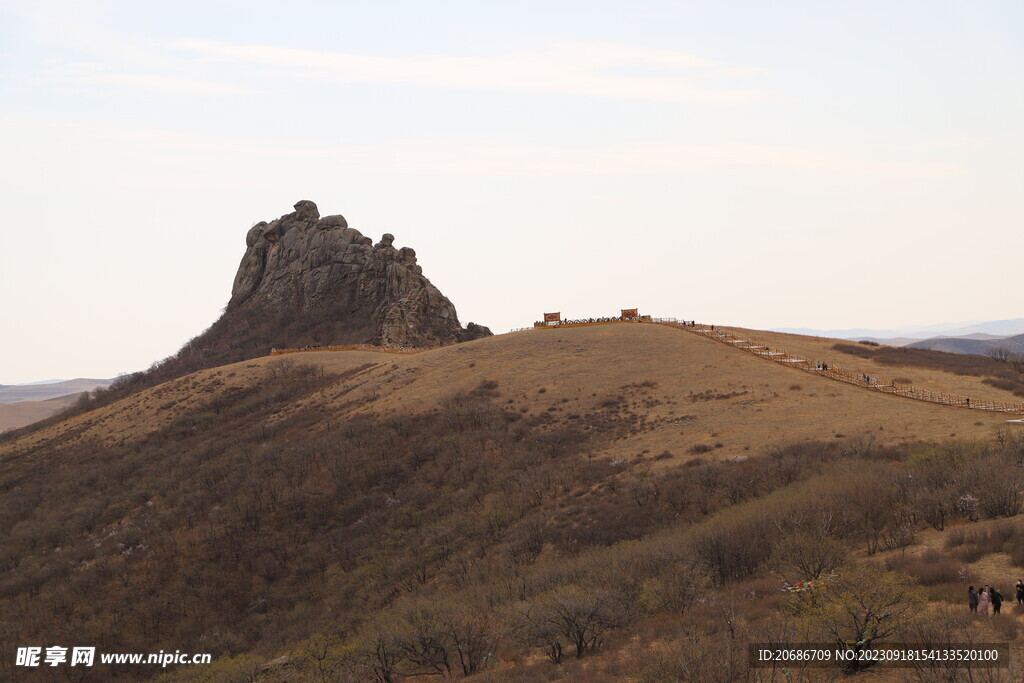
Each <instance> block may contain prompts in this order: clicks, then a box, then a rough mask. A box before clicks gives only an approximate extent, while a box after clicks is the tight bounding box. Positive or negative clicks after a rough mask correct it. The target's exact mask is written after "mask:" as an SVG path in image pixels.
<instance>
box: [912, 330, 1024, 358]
mask: <svg viewBox="0 0 1024 683" xmlns="http://www.w3.org/2000/svg"><path fill="white" fill-rule="evenodd" d="M907 346H909V347H910V348H914V349H932V350H933V351H946V352H948V353H974V354H977V355H979V356H984V355H986V354H988V353H990V352H992V351H995V350H996V349H1006V350H1007V351H1009V352H1010V353H1017V354H1024V334H1018V335H1014V336H1012V337H994V336H991V335H968V336H963V337H932V338H931V339H922V340H921V341H917V342H914V343H913V344H907Z"/></svg>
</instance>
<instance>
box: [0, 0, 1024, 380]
mask: <svg viewBox="0 0 1024 683" xmlns="http://www.w3.org/2000/svg"><path fill="white" fill-rule="evenodd" d="M0 13H2V16H3V21H2V22H0V44H2V45H3V59H4V67H5V68H4V69H3V71H2V74H0V93H2V97H3V99H4V103H5V106H4V111H3V113H2V114H0V119H2V120H3V123H4V124H5V125H4V126H3V127H2V129H0V131H2V132H0V136H2V138H0V139H2V140H3V146H4V150H5V154H4V158H3V160H2V161H0V173H2V175H3V180H4V182H3V186H2V189H0V197H3V199H4V200H5V202H4V204H5V209H6V212H7V218H8V223H9V227H8V230H7V235H8V236H7V241H6V242H5V245H4V249H3V252H2V255H0V274H2V275H0V295H2V300H3V302H4V313H5V315H4V318H5V320H6V321H7V326H6V328H5V330H6V334H4V335H3V337H2V340H0V358H2V360H0V383H5V384H11V383H20V382H32V381H39V380H40V379H42V378H45V377H114V376H116V375H118V374H120V373H123V372H132V371H135V370H141V369H144V368H146V367H148V366H149V365H150V364H151V363H152V362H154V361H157V360H160V359H162V358H164V357H166V356H168V355H170V354H172V353H174V352H175V351H176V350H177V349H178V348H179V347H180V346H181V344H182V343H184V342H185V341H186V340H187V339H189V338H190V337H193V336H195V335H198V334H199V333H201V332H202V331H203V330H204V329H205V328H206V327H208V326H209V325H210V324H211V323H212V322H213V321H214V320H215V319H216V318H217V316H218V315H219V313H220V311H221V309H222V307H223V306H224V304H225V303H226V302H227V300H228V297H229V295H230V288H231V280H232V277H233V276H234V273H235V269H236V267H237V265H238V262H239V259H240V258H241V257H242V254H243V252H244V237H245V232H246V230H247V229H248V228H249V227H250V226H251V225H252V224H253V223H255V222H257V221H260V220H271V219H273V218H276V217H278V216H280V215H282V214H284V213H287V212H289V211H290V210H291V206H292V204H294V203H295V202H296V201H298V200H300V199H311V200H313V201H315V202H316V203H317V204H318V206H319V208H320V212H321V214H323V215H327V214H335V213H341V214H344V215H345V216H346V217H347V218H348V220H349V223H350V225H352V226H353V227H355V228H357V229H359V230H360V231H362V232H363V233H364V234H368V235H370V236H372V237H373V238H374V239H377V238H379V236H380V235H381V234H383V233H385V232H391V233H393V234H394V235H395V236H396V245H397V246H411V247H414V248H415V249H416V251H417V254H418V256H419V263H420V264H421V265H422V266H423V269H424V273H425V274H426V275H427V277H429V278H430V279H431V281H432V282H433V283H434V284H436V285H437V286H438V288H439V289H440V290H441V291H442V292H443V293H444V294H445V295H446V296H448V297H449V298H450V299H451V300H452V302H453V303H454V304H455V306H456V308H457V309H458V312H459V317H460V320H461V321H462V323H463V324H465V323H467V322H469V321H474V322H477V323H480V324H483V325H487V326H489V327H491V329H492V330H493V331H494V332H496V333H498V332H504V331H507V330H508V329H510V328H515V327H523V326H528V325H530V324H531V323H532V322H533V321H534V320H536V319H537V318H538V317H539V316H540V315H541V313H542V312H544V311H545V310H561V311H562V312H563V313H565V314H566V315H569V316H576V315H578V316H596V315H607V314H609V313H614V312H616V311H617V310H618V309H620V308H625V307H634V306H638V307H640V309H641V310H642V312H644V313H651V314H654V315H659V316H677V317H682V318H688V319H689V318H693V319H697V320H705V321H708V322H717V323H721V324H736V325H743V326H746V327H753V328H785V327H788V328H793V327H803V328H811V329H848V328H866V329H888V328H898V327H908V326H924V325H928V324H935V323H938V322H941V321H943V320H964V321H975V320H1002V319H1012V318H1017V317H1020V316H1021V314H1020V312H1019V310H1018V306H1017V305H1016V299H1017V298H1018V297H1019V293H1018V292H1019V283H1018V282H1017V279H1018V278H1017V273H1018V272H1019V265H1018V264H1017V261H1018V260H1019V257H1018V256H1017V254H1019V252H1020V247H1021V238H1020V229H1019V208H1018V206H1017V205H1018V202H1019V193H1020V187H1021V180H1022V175H1024V161H1022V159H1024V154H1022V152H1024V135H1022V123H1021V121H1024V91H1022V88H1021V87H1020V84H1021V80H1022V78H1021V77H1022V75H1024V74H1022V71H1024V59H1022V57H1024V55H1022V52H1024V48H1022V47H1021V46H1022V44H1024V43H1022V41H1021V40H1020V38H1021V35H1020V27H1021V26H1022V25H1024V23H1022V19H1024V8H1022V7H1021V6H1020V5H1019V4H1016V3H1011V2H984V3H971V4H969V5H955V6H936V5H935V4H934V3H925V2H910V3H901V4H899V5H898V6H892V5H891V4H890V3H881V2H868V3H857V4H856V5H853V4H851V5H846V6H834V5H829V6H824V5H822V4H820V3H812V2H784V3H773V4H772V5H771V6H767V5H764V6H762V5H756V4H747V3H739V2H730V3H710V2H707V3H687V4H685V5H681V4H680V3H672V2H639V3H630V4H629V5H626V4H624V3H612V2H598V3H582V2H565V3H558V4H557V5H552V4H551V3H540V2H525V3H518V4H516V5H515V6H514V7H511V6H510V7H494V6H483V5H480V4H478V3H470V2H441V3H431V4H430V5H429V6H427V5H422V4H417V3H411V2H392V3H377V4H372V5H369V6H367V5H365V4H352V5H350V4H340V5H324V4H321V3H298V4H291V5H288V6H287V7H284V6H279V5H276V4H272V3H266V4H261V3H234V2H229V3H218V4H209V3H204V4H199V3H190V2H185V3H176V4H174V5H173V6H171V5H151V4H145V5H139V4H137V3H124V2H74V3H72V2H52V3H48V2H43V3H33V4H32V5H27V4H25V3H17V2H11V1H6V2H4V1H0Z"/></svg>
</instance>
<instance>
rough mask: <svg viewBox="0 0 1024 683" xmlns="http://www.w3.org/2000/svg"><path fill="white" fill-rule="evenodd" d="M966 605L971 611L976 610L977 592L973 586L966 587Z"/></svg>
mask: <svg viewBox="0 0 1024 683" xmlns="http://www.w3.org/2000/svg"><path fill="white" fill-rule="evenodd" d="M967 606H968V607H970V608H971V611H972V612H977V611H978V593H977V591H975V590H974V586H968V587H967Z"/></svg>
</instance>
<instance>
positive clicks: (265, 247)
mask: <svg viewBox="0 0 1024 683" xmlns="http://www.w3.org/2000/svg"><path fill="white" fill-rule="evenodd" d="M294 208H295V211H294V212H292V213H289V214H287V215H284V216H281V217H280V218H278V219H277V220H274V221H271V222H269V223H266V222H261V223H258V224H256V225H254V226H253V227H252V228H251V229H250V230H249V232H248V234H247V235H246V237H245V244H246V251H245V255H244V256H243V257H242V262H241V264H240V265H239V267H238V273H237V274H236V275H235V281H234V286H233V287H232V289H231V300H230V302H229V303H228V306H227V310H226V311H225V317H226V318H228V317H229V318H232V319H235V320H243V319H250V320H268V319H275V320H278V321H280V322H281V323H282V324H283V325H285V326H286V327H289V329H282V330H279V331H278V332H277V333H275V334H273V336H274V338H275V339H280V341H279V342H278V345H286V344H296V343H303V344H348V343H362V342H368V343H374V344H380V345H390V346H432V345H440V344H449V343H452V342H457V341H466V340H469V339H475V338H478V337H482V336H488V335H490V330H488V329H487V328H486V327H482V326H480V325H476V324H474V323H470V324H469V325H468V326H467V328H466V329H463V328H462V326H461V325H460V324H459V319H458V315H457V314H456V312H455V306H453V305H452V302H451V301H449V300H448V298H447V297H445V296H444V295H443V294H442V293H441V292H440V291H439V290H438V289H437V288H436V287H435V286H434V285H432V284H431V283H430V280H428V279H427V278H426V277H424V276H423V269H422V268H421V267H420V266H419V264H417V262H416V251H415V250H413V249H411V248H409V247H402V248H401V249H398V248H396V247H395V246H394V241H395V237H394V235H391V234H385V235H383V237H381V239H380V241H379V242H377V243H376V244H374V243H373V240H371V239H370V238H369V237H367V236H364V235H363V234H362V233H361V232H359V231H358V230H356V229H355V228H350V227H349V225H348V221H346V220H345V218H344V217H343V216H337V215H336V216H325V217H323V218H321V217H320V212H319V210H318V209H317V206H316V204H314V203H313V202H311V201H309V200H303V201H300V202H298V203H297V204H295V207H294ZM325 316H326V319H325ZM303 331H308V332H309V338H306V339H303V338H302V332H303Z"/></svg>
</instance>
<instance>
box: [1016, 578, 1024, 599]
mask: <svg viewBox="0 0 1024 683" xmlns="http://www.w3.org/2000/svg"><path fill="white" fill-rule="evenodd" d="M1017 604H1018V605H1024V580H1022V579H1017Z"/></svg>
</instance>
